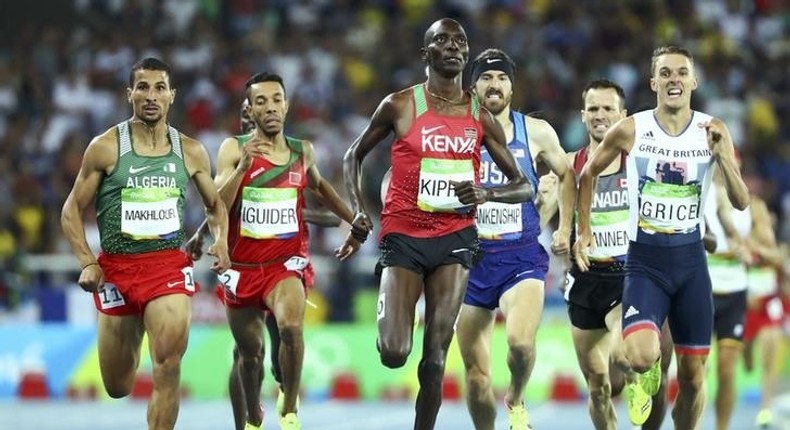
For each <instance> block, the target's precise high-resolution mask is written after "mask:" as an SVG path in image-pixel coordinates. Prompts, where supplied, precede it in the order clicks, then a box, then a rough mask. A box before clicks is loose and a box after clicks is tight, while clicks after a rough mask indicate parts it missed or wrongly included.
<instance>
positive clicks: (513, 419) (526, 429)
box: [505, 402, 532, 430]
mask: <svg viewBox="0 0 790 430" xmlns="http://www.w3.org/2000/svg"><path fill="white" fill-rule="evenodd" d="M505 409H507V420H508V423H510V427H509V428H510V430H532V425H531V424H530V423H529V413H528V412H527V408H526V407H525V406H524V402H521V404H520V405H517V406H510V405H508V404H507V402H505Z"/></svg>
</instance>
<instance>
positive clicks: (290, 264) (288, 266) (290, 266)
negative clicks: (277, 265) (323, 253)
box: [283, 255, 309, 273]
mask: <svg viewBox="0 0 790 430" xmlns="http://www.w3.org/2000/svg"><path fill="white" fill-rule="evenodd" d="M307 263H309V261H308V260H307V259H306V258H304V257H299V256H298V255H297V256H293V257H291V258H289V259H288V260H287V261H286V262H285V263H283V266H285V270H290V271H291V272H299V273H301V272H302V270H304V268H305V267H307Z"/></svg>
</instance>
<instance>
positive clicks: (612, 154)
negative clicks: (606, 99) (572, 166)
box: [573, 117, 634, 272]
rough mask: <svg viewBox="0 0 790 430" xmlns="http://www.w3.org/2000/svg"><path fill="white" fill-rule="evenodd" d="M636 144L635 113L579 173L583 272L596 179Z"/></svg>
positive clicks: (578, 251) (577, 250)
mask: <svg viewBox="0 0 790 430" xmlns="http://www.w3.org/2000/svg"><path fill="white" fill-rule="evenodd" d="M633 146H634V119H633V118H632V117H628V118H625V119H623V120H620V121H619V122H617V123H616V124H615V125H613V126H612V128H610V129H609V131H607V132H606V135H605V136H604V138H603V141H601V143H600V144H599V145H598V147H597V148H596V149H595V151H594V152H593V153H592V154H588V155H587V157H588V158H587V162H586V163H584V168H583V169H582V173H581V175H579V191H578V195H577V202H576V215H577V219H576V223H577V226H578V230H577V231H576V243H575V244H574V245H573V253H574V257H575V259H576V265H577V266H579V269H580V270H581V271H583V272H585V271H587V269H588V268H589V267H590V260H589V259H588V258H587V249H588V248H589V247H590V246H591V245H592V232H591V231H590V209H591V208H592V199H593V191H594V188H595V187H594V185H595V179H596V178H597V177H598V175H600V174H601V172H603V171H604V169H606V167H607V166H608V165H609V164H611V163H612V161H614V159H615V158H617V157H619V156H620V154H622V153H623V151H625V152H630V151H631V147H633Z"/></svg>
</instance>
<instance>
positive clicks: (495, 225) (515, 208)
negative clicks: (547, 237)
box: [476, 111, 540, 252]
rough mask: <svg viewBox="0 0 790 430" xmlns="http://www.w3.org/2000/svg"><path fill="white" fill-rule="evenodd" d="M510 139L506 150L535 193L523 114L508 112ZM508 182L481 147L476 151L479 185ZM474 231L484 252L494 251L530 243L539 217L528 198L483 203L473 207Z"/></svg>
mask: <svg viewBox="0 0 790 430" xmlns="http://www.w3.org/2000/svg"><path fill="white" fill-rule="evenodd" d="M510 119H511V121H512V123H513V139H512V140H511V141H510V143H508V149H510V152H512V153H513V157H514V158H515V159H516V161H517V162H518V163H519V165H520V166H521V169H522V170H523V171H524V173H525V174H526V176H527V178H528V179H529V182H530V184H531V185H532V189H533V190H534V191H535V193H537V188H538V175H537V173H536V172H535V167H534V163H533V158H532V154H531V153H530V150H529V136H528V135H527V128H526V124H525V118H524V115H522V114H521V113H519V112H516V111H511V112H510ZM507 182H508V179H507V177H506V176H505V175H504V173H502V171H501V170H500V169H499V167H498V166H497V165H496V163H494V161H493V159H492V158H491V155H490V154H489V153H488V151H487V150H486V149H485V148H483V149H481V151H480V184H481V185H482V186H484V187H496V186H500V185H503V184H505V183H507ZM476 223H477V232H478V236H479V237H480V239H481V240H480V244H481V247H482V248H483V250H485V251H486V252H496V251H500V250H503V249H512V248H519V247H524V246H527V245H530V244H534V243H536V242H537V240H538V236H539V235H540V216H539V214H538V210H537V208H536V207H535V203H534V202H533V201H532V200H529V201H526V202H524V203H514V204H510V203H499V202H486V203H484V204H482V205H480V206H478V208H477V218H476Z"/></svg>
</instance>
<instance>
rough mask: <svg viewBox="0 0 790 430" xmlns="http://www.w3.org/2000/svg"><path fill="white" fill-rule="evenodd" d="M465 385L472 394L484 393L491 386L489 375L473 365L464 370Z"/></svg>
mask: <svg viewBox="0 0 790 430" xmlns="http://www.w3.org/2000/svg"><path fill="white" fill-rule="evenodd" d="M466 385H467V388H468V390H469V393H470V394H472V395H479V394H481V393H485V392H486V391H487V390H488V389H489V388H490V387H491V375H490V374H489V373H488V372H486V371H484V370H483V369H480V368H479V367H473V368H471V369H469V370H467V371H466Z"/></svg>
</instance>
